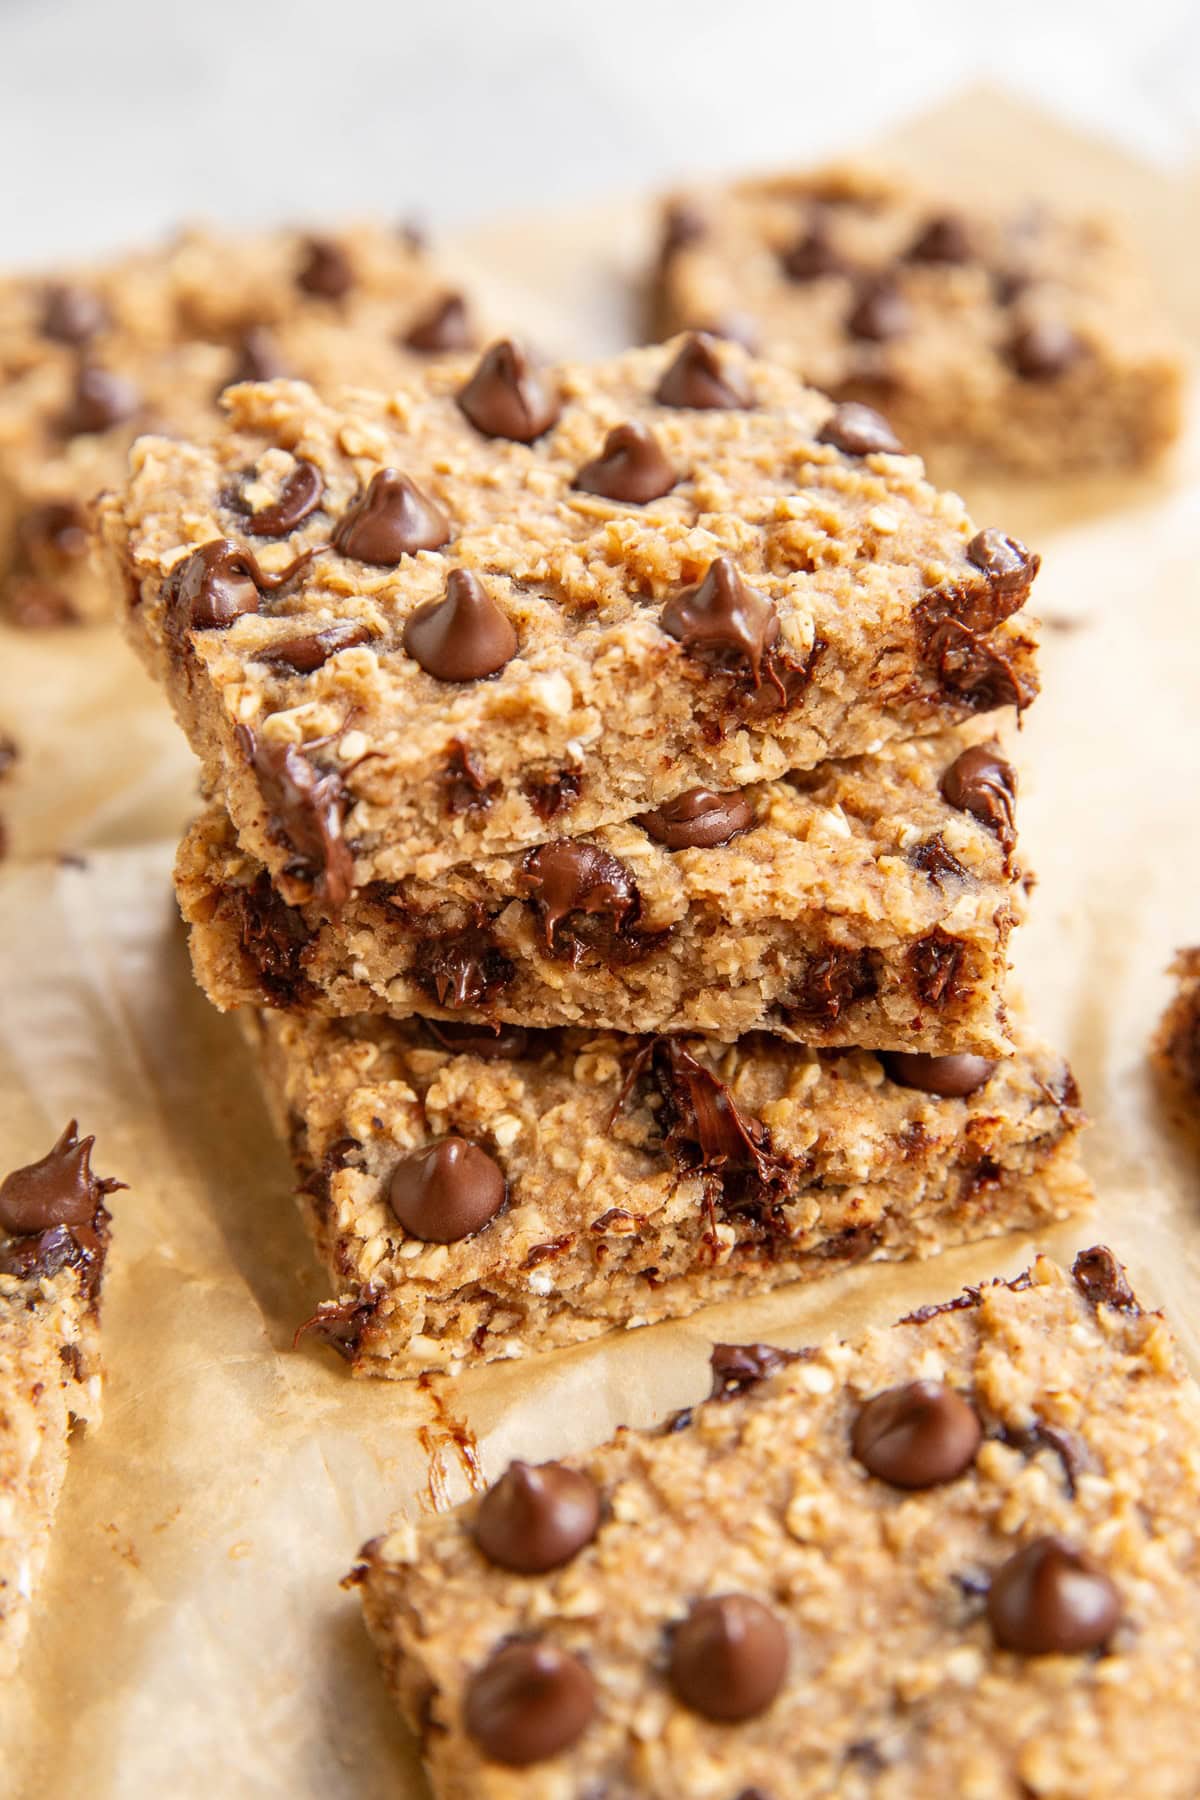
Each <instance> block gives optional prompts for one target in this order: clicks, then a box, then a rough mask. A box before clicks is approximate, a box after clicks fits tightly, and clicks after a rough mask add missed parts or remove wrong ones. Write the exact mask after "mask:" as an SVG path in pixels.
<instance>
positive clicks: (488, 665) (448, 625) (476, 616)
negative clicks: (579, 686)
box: [403, 569, 517, 681]
mask: <svg viewBox="0 0 1200 1800" xmlns="http://www.w3.org/2000/svg"><path fill="white" fill-rule="evenodd" d="M403 643H404V648H405V650H406V651H407V652H408V654H409V656H411V657H412V659H413V661H414V662H416V663H419V664H420V666H421V668H423V669H424V670H425V673H426V674H427V675H432V676H433V677H434V679H435V680H436V681H482V680H483V678H484V677H485V676H487V675H496V674H498V673H499V671H500V670H501V669H502V668H504V666H505V664H506V663H509V662H511V661H512V659H513V657H514V656H515V655H516V654H517V634H516V631H515V629H514V627H513V622H512V620H511V619H510V618H509V616H508V614H507V613H505V612H503V611H502V610H501V609H500V607H499V606H497V604H496V602H495V601H494V600H493V599H492V597H491V595H490V594H489V593H488V592H487V590H486V588H485V587H484V586H483V583H482V582H481V581H480V580H479V579H478V577H477V576H475V575H472V573H471V572H470V570H469V569H451V571H450V575H449V578H448V580H447V582H446V592H445V594H444V596H443V597H442V599H440V600H427V601H426V602H425V604H424V605H423V606H418V607H417V609H416V611H415V612H414V613H412V614H411V615H410V617H409V619H408V622H407V623H406V625H405V627H404V638H403Z"/></svg>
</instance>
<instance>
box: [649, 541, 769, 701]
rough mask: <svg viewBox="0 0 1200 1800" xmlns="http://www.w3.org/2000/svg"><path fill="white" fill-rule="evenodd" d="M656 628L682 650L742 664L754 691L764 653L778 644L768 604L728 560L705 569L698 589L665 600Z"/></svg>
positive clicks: (760, 675) (688, 589)
mask: <svg viewBox="0 0 1200 1800" xmlns="http://www.w3.org/2000/svg"><path fill="white" fill-rule="evenodd" d="M659 623H660V624H661V626H662V628H663V630H664V631H665V632H667V633H668V634H669V635H670V636H671V637H673V638H678V639H679V641H680V643H681V644H682V645H683V647H684V649H685V650H691V651H695V652H697V653H699V654H710V655H717V656H723V655H727V656H731V657H732V658H733V659H734V660H735V661H741V662H744V663H746V665H747V666H748V668H749V670H750V674H751V676H752V678H753V682H754V686H755V687H756V688H757V687H759V686H760V685H761V682H762V665H763V660H764V658H765V657H766V655H767V652H768V651H769V650H770V649H771V648H772V646H773V645H775V644H776V643H778V641H779V615H778V613H777V612H776V611H775V605H774V602H773V601H771V600H768V598H767V596H766V595H765V594H760V593H759V591H758V589H757V588H752V587H751V586H750V584H749V583H748V582H746V581H744V580H743V579H742V576H741V575H740V574H739V572H738V569H737V566H736V564H735V563H734V562H733V561H732V559H731V558H730V557H728V556H719V557H718V558H717V560H716V561H715V562H713V563H710V564H709V568H708V573H707V574H706V575H705V577H704V580H703V581H702V582H700V584H699V586H698V587H690V588H685V589H684V590H683V592H682V593H680V594H676V595H675V597H674V598H673V599H671V600H668V601H667V604H666V605H665V606H664V607H663V609H662V613H661V615H660V619H659Z"/></svg>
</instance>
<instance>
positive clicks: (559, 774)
mask: <svg viewBox="0 0 1200 1800" xmlns="http://www.w3.org/2000/svg"><path fill="white" fill-rule="evenodd" d="M521 792H522V793H523V794H524V795H525V796H526V798H527V799H528V801H529V804H530V806H532V808H533V810H534V812H535V813H536V814H537V816H538V818H539V819H541V821H542V823H543V824H546V823H548V822H549V820H551V819H557V817H558V815H559V813H563V812H567V811H568V810H569V808H571V807H572V806H574V804H575V802H576V801H577V800H578V798H579V796H580V794H581V793H582V792H583V771H582V770H581V769H555V770H554V771H553V772H552V773H550V774H547V775H527V776H526V777H525V779H524V780H523V781H522V783H521Z"/></svg>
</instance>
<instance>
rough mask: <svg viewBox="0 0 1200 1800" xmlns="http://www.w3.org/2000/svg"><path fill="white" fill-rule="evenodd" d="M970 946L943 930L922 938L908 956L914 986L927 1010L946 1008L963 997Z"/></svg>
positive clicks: (927, 934) (934, 931)
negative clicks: (963, 972) (965, 960)
mask: <svg viewBox="0 0 1200 1800" xmlns="http://www.w3.org/2000/svg"><path fill="white" fill-rule="evenodd" d="M965 954H966V945H965V944H964V943H963V941H962V939H961V938H955V937H950V936H949V935H948V933H946V932H944V931H943V930H942V928H941V926H940V925H939V926H937V927H936V928H935V929H934V930H933V931H930V932H927V933H926V935H925V936H924V937H923V938H919V939H918V940H917V942H916V943H915V944H914V945H913V946H912V948H911V949H910V950H909V952H908V966H909V968H910V969H911V971H912V978H913V986H914V987H915V988H916V990H917V994H918V996H919V998H920V999H921V1000H922V1001H923V1002H924V1003H925V1005H926V1006H935V1007H938V1006H946V1005H949V1004H951V1003H953V1002H954V1001H956V1000H957V999H958V998H959V996H960V994H961V991H962V989H961V986H960V982H959V975H960V972H961V969H962V961H963V957H964V955H965Z"/></svg>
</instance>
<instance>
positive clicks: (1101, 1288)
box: [1071, 1244, 1141, 1312]
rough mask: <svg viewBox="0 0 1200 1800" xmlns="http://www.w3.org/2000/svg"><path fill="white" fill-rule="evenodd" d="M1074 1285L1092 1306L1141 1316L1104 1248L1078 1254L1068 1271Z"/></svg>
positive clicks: (1121, 1272)
mask: <svg viewBox="0 0 1200 1800" xmlns="http://www.w3.org/2000/svg"><path fill="white" fill-rule="evenodd" d="M1071 1274H1072V1275H1073V1276H1074V1277H1075V1285H1076V1286H1077V1287H1078V1289H1079V1291H1080V1293H1081V1294H1082V1295H1083V1296H1084V1298H1085V1299H1086V1300H1090V1301H1091V1303H1092V1305H1093V1306H1114V1307H1116V1308H1117V1310H1118V1311H1120V1312H1140V1311H1141V1308H1140V1307H1139V1306H1138V1303H1137V1298H1136V1296H1135V1294H1134V1291H1133V1289H1132V1288H1131V1287H1130V1285H1129V1278H1128V1277H1127V1275H1126V1273H1125V1271H1124V1269H1123V1268H1122V1267H1121V1264H1120V1263H1119V1262H1118V1261H1117V1259H1116V1257H1115V1256H1114V1255H1113V1253H1112V1251H1111V1250H1109V1249H1108V1248H1107V1247H1106V1246H1105V1245H1104V1244H1093V1246H1092V1248H1091V1249H1090V1250H1081V1251H1080V1252H1079V1255H1078V1256H1077V1257H1076V1258H1075V1261H1074V1263H1073V1264H1072V1267H1071Z"/></svg>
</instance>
